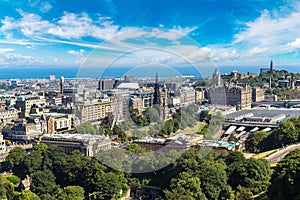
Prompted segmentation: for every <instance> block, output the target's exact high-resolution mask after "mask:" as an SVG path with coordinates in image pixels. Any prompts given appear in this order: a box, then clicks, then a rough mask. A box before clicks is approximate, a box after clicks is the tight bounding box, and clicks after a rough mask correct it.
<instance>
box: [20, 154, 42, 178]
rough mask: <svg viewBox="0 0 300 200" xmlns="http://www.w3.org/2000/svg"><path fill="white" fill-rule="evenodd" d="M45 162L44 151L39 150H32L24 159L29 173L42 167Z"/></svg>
mask: <svg viewBox="0 0 300 200" xmlns="http://www.w3.org/2000/svg"><path fill="white" fill-rule="evenodd" d="M42 163H43V159H42V153H41V152H40V151H38V150H34V151H32V152H31V153H30V154H28V155H27V156H26V158H25V159H24V167H25V169H26V172H28V173H29V174H30V173H32V172H34V171H36V170H39V169H41V166H42Z"/></svg>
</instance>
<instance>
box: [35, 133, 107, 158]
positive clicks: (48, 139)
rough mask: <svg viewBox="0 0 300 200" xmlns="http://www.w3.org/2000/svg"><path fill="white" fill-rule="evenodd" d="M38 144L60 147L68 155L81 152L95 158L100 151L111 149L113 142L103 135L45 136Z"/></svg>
mask: <svg viewBox="0 0 300 200" xmlns="http://www.w3.org/2000/svg"><path fill="white" fill-rule="evenodd" d="M37 142H38V143H44V144H46V145H56V146H59V147H61V148H62V149H63V150H64V152H65V153H67V154H70V153H71V152H72V151H74V150H79V151H81V152H82V153H83V154H84V155H85V156H94V155H95V154H96V153H98V152H99V151H105V150H108V149H111V140H110V139H109V138H108V137H106V136H103V135H91V134H84V135H82V134H45V135H43V136H42V137H41V138H40V139H39V140H38V141H37Z"/></svg>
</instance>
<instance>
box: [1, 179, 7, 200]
mask: <svg viewBox="0 0 300 200" xmlns="http://www.w3.org/2000/svg"><path fill="white" fill-rule="evenodd" d="M5 198H6V189H5V188H4V180H3V176H2V175H0V199H5Z"/></svg>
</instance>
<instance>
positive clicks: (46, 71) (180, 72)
mask: <svg viewBox="0 0 300 200" xmlns="http://www.w3.org/2000/svg"><path fill="white" fill-rule="evenodd" d="M217 68H218V69H219V71H220V73H221V74H225V73H227V74H229V73H231V72H232V71H235V70H236V71H238V72H240V73H243V74H245V73H248V72H250V73H259V71H260V68H261V67H231V66H230V67H224V66H222V67H217ZM275 69H276V70H287V71H289V72H293V73H299V72H300V68H299V67H290V66H289V67H277V68H276V67H275ZM214 70H215V68H214V67H207V68H205V67H203V68H198V69H196V68H194V67H190V66H185V67H172V68H161V67H151V68H150V67H148V68H132V67H110V68H106V69H104V68H78V67H60V68H58V67H1V66H0V79H2V80H3V79H30V78H34V79H36V78H49V75H51V74H53V75H55V76H56V77H57V78H58V77H61V76H63V77H65V78H70V79H73V78H109V77H123V76H124V75H133V76H135V77H139V78H145V77H148V78H149V77H155V73H156V72H158V73H159V77H162V78H167V77H175V76H195V77H210V76H211V75H212V73H213V71H214Z"/></svg>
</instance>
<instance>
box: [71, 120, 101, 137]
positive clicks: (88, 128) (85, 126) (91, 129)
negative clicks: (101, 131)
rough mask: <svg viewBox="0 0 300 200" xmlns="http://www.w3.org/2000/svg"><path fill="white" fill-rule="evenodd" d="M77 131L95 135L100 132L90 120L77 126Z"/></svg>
mask: <svg viewBox="0 0 300 200" xmlns="http://www.w3.org/2000/svg"><path fill="white" fill-rule="evenodd" d="M75 129H76V131H77V133H79V134H92V135H95V134H97V133H98V131H97V128H96V127H95V126H94V125H93V124H91V123H90V122H85V123H82V124H80V125H78V126H76V127H75Z"/></svg>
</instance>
